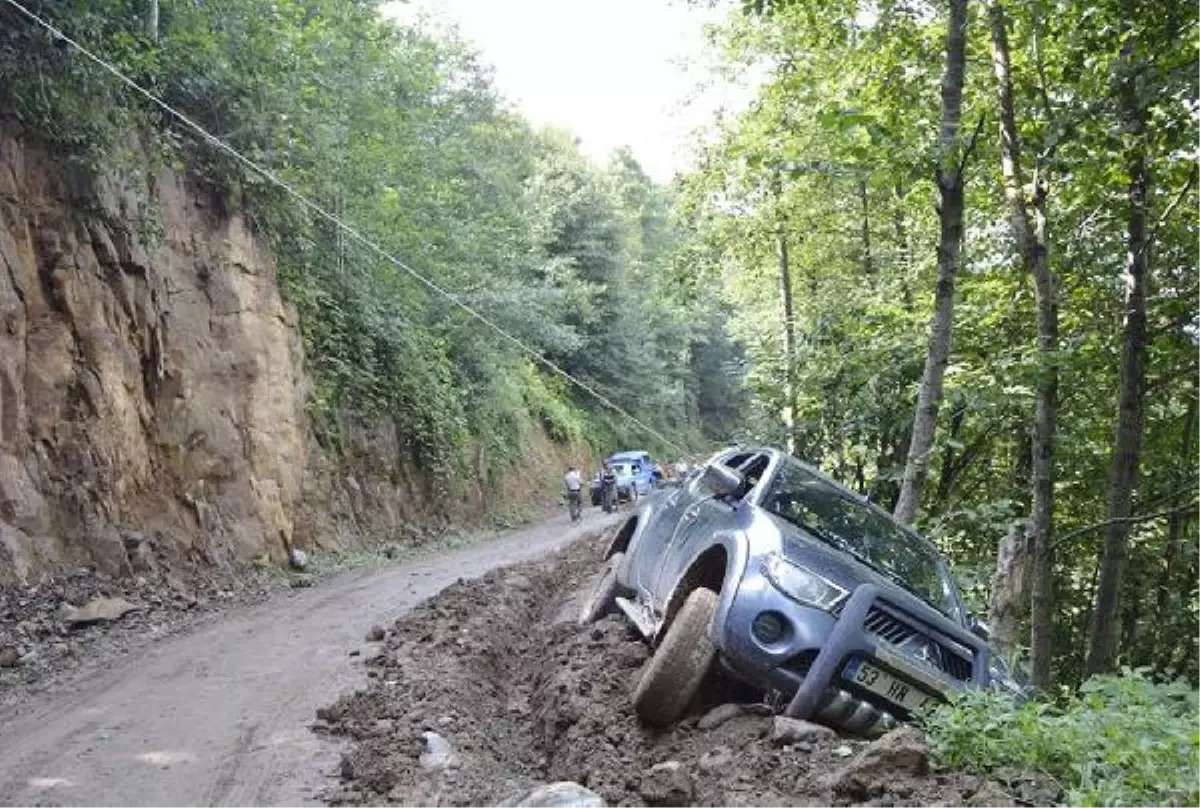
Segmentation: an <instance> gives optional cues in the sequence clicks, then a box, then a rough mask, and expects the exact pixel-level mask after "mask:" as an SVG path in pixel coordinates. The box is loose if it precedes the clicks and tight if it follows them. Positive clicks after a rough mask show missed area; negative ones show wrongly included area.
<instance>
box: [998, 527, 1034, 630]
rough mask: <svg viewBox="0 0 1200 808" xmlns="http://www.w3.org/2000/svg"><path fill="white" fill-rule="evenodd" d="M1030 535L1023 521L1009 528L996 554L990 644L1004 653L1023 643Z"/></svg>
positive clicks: (1027, 594) (1027, 609)
mask: <svg viewBox="0 0 1200 808" xmlns="http://www.w3.org/2000/svg"><path fill="white" fill-rule="evenodd" d="M1029 544H1030V541H1029V534H1028V533H1027V532H1026V524H1025V522H1024V521H1020V522H1014V523H1013V524H1012V525H1010V526H1009V530H1008V534H1007V535H1005V537H1004V538H1003V539H1001V540H1000V548H999V551H998V552H997V553H996V572H995V574H994V575H993V576H992V586H991V594H990V596H989V598H988V628H990V629H991V632H992V636H991V642H992V645H994V646H995V647H996V648H997V649H999V650H1000V651H1002V652H1006V653H1007V652H1010V651H1013V650H1015V649H1016V648H1019V647H1020V646H1021V645H1022V644H1023V643H1022V642H1021V640H1022V636H1021V635H1022V633H1023V631H1022V630H1023V628H1024V625H1025V620H1026V618H1027V616H1028V614H1029V578H1030V575H1029V573H1030V569H1031V565H1030V553H1029Z"/></svg>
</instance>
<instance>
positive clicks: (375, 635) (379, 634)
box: [367, 626, 387, 642]
mask: <svg viewBox="0 0 1200 808" xmlns="http://www.w3.org/2000/svg"><path fill="white" fill-rule="evenodd" d="M386 636H387V632H386V631H384V630H383V626H371V630H370V631H368V632H367V642H381V641H382V640H383V638H384V637H386Z"/></svg>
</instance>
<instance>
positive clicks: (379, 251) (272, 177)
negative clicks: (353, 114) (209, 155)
mask: <svg viewBox="0 0 1200 808" xmlns="http://www.w3.org/2000/svg"><path fill="white" fill-rule="evenodd" d="M4 2H6V3H8V5H10V6H12V7H13V8H14V9H16V10H17V11H18V12H20V13H21V14H23V15H24V16H25V17H27V18H28V19H30V20H32V21H33V22H35V23H37V24H38V25H40V26H41V27H43V28H45V29H46V30H47V31H49V32H50V33H51V34H52V35H53V36H55V37H57V38H58V39H60V40H62V41H63V42H66V43H67V44H68V45H70V46H71V47H72V48H74V49H75V50H77V51H79V52H80V53H82V54H83V55H84V56H86V57H87V58H88V59H90V60H91V61H93V62H95V63H96V64H97V65H99V66H100V67H101V68H103V69H104V70H105V71H107V72H108V73H110V74H112V76H113V77H115V78H116V79H117V80H118V81H120V82H121V83H122V84H124V85H125V86H126V87H128V88H129V89H131V90H133V91H134V92H136V93H137V94H138V95H140V96H142V97H143V98H145V99H146V100H147V101H149V102H150V103H152V104H154V105H155V106H157V107H159V108H160V109H162V110H163V111H164V112H166V113H167V114H169V115H171V116H172V117H174V118H175V119H177V120H179V121H180V122H182V123H183V124H184V125H185V126H187V127H188V128H189V129H192V130H193V131H194V132H196V133H197V134H198V135H200V137H201V138H202V139H203V140H204V141H205V142H206V143H208V144H209V145H210V146H212V147H214V148H216V149H217V150H219V151H222V152H224V153H225V154H227V155H229V156H230V157H232V158H233V159H234V160H236V161H237V162H238V163H240V164H241V165H242V166H244V167H245V168H248V169H250V170H251V171H253V172H254V173H256V174H258V175H259V176H261V177H263V178H265V179H266V180H267V181H269V182H271V183H273V184H274V185H276V186H278V187H279V188H281V189H283V191H284V192H286V193H287V194H288V195H289V196H291V197H292V198H293V199H295V200H296V201H297V202H299V203H300V204H301V205H303V206H304V207H306V208H308V209H309V210H310V211H312V212H313V213H315V214H317V215H318V216H320V217H321V218H323V219H325V220H326V221H328V222H330V223H331V224H333V225H335V226H336V227H338V228H339V229H340V230H341V231H343V232H345V233H346V234H347V235H349V236H350V237H351V238H352V239H354V240H355V241H357V242H359V243H360V244H362V245H363V246H365V247H366V248H367V249H369V250H370V251H371V252H373V253H375V254H376V255H378V256H379V257H380V258H383V259H384V260H386V261H388V262H389V263H391V264H392V265H394V266H396V267H397V268H399V269H401V270H403V271H404V272H406V273H407V274H409V275H410V276H412V277H413V278H415V279H416V280H417V281H419V282H420V283H421V284H422V285H424V286H425V287H426V288H428V289H430V290H432V291H434V292H436V293H437V294H439V295H441V296H442V297H444V298H446V300H448V301H450V302H451V303H453V304H454V305H455V306H457V307H458V308H460V309H462V310H463V311H464V312H466V313H467V314H468V315H470V316H471V317H473V318H474V319H476V320H478V321H479V322H481V323H483V324H484V325H485V326H487V327H488V328H489V329H491V330H492V331H494V332H496V333H497V334H498V335H500V336H501V337H502V338H503V339H504V340H505V341H507V342H510V343H512V344H513V345H514V346H516V348H517V349H518V350H520V352H521V353H523V354H525V355H526V356H528V357H530V358H531V359H533V360H535V361H536V362H538V363H539V364H541V365H544V366H545V367H547V368H549V369H550V370H552V371H553V372H554V373H556V374H558V375H559V376H562V377H563V378H564V379H566V380H567V381H568V382H570V383H571V384H573V385H575V386H576V387H578V388H579V389H580V390H583V391H584V392H585V393H588V394H589V395H591V396H592V397H594V398H595V399H596V400H597V401H599V402H600V403H601V404H603V405H604V406H606V407H608V408H609V409H611V410H613V411H614V412H616V413H617V414H618V415H620V416H622V417H623V418H626V419H628V420H629V422H630V423H632V424H634V425H635V426H637V427H639V428H640V429H642V431H644V432H645V433H646V434H648V435H651V436H652V437H654V438H657V439H658V440H659V441H661V442H662V443H663V444H664V445H666V446H668V447H670V448H672V449H675V450H677V451H683V452H686V449H685V448H684V447H683V446H681V445H679V444H678V443H676V442H675V441H673V440H671V439H670V438H668V437H666V436H665V435H663V434H662V433H661V432H659V431H658V430H656V429H654V428H653V427H651V426H650V425H649V424H646V423H645V422H644V421H642V420H641V419H639V418H636V417H635V416H633V415H632V414H630V413H629V412H627V411H626V410H625V409H624V408H623V407H621V406H620V405H619V404H617V403H616V402H614V401H613V400H612V399H610V398H609V397H608V396H606V395H604V394H603V393H601V392H600V391H599V390H597V389H596V388H595V387H593V386H592V385H591V384H588V383H587V382H585V381H583V380H582V379H579V378H577V377H575V376H573V375H571V374H570V373H568V372H567V371H566V370H564V369H563V368H561V367H560V366H559V365H558V364H556V363H555V362H553V361H551V360H550V359H547V358H546V357H545V356H543V355H542V354H541V353H539V352H538V351H537V350H536V349H534V348H532V347H530V346H529V345H527V344H525V343H524V342H522V341H521V340H520V339H519V338H518V337H515V336H513V335H512V334H510V333H509V332H508V331H506V330H504V329H503V328H501V327H500V326H499V325H497V324H496V323H495V322H494V321H493V320H491V319H489V318H488V317H486V316H485V315H483V314H481V313H479V312H478V311H476V310H475V309H473V308H471V307H470V306H469V305H467V304H466V303H464V302H462V300H460V299H459V298H458V296H457V295H454V294H453V293H451V292H449V291H448V290H446V289H444V288H443V287H442V286H440V285H439V284H438V283H437V282H435V281H433V280H431V279H430V278H429V277H427V276H426V275H423V274H422V273H420V272H418V271H417V270H415V269H413V268H412V267H410V266H409V265H408V264H406V263H404V262H403V261H401V260H400V259H399V258H397V257H396V256H395V255H393V254H392V253H390V252H388V251H387V250H385V249H384V248H383V247H381V246H379V244H378V243H376V242H375V241H374V240H373V239H371V238H370V237H368V236H367V235H365V234H363V233H362V232H360V231H359V230H358V229H357V228H355V227H353V226H352V225H350V224H347V223H346V222H345V221H344V220H343V219H342V218H341V217H339V216H337V215H335V214H334V213H331V212H330V211H329V210H327V209H326V208H324V207H323V206H321V205H319V204H317V203H316V202H313V201H312V200H311V199H309V198H308V197H306V196H305V195H304V194H302V193H300V191H298V190H296V188H295V187H294V186H292V185H291V184H290V183H288V182H287V181H286V180H284V179H281V178H280V177H279V176H278V175H277V174H275V172H273V171H271V170H270V169H269V168H265V167H263V166H261V165H259V164H258V163H256V162H254V161H253V160H251V159H250V158H249V157H246V156H245V155H244V154H242V153H241V152H239V151H238V150H237V149H235V148H234V147H233V146H230V145H229V144H228V143H226V142H225V141H223V140H221V139H220V138H219V137H217V136H216V135H213V134H212V133H210V132H209V131H208V130H207V129H205V128H204V127H203V126H201V125H200V124H198V123H196V122H195V121H193V120H192V119H191V118H189V117H188V116H187V115H184V114H183V113H182V112H180V111H179V110H177V109H175V108H174V107H172V106H171V105H170V104H168V103H167V102H166V101H163V100H162V99H161V98H159V97H158V96H156V95H155V94H154V93H152V92H150V91H149V90H147V89H145V88H144V87H142V86H141V85H140V84H138V83H137V82H135V81H134V80H133V79H131V78H130V77H129V76H127V75H125V73H123V72H122V71H121V69H120V68H118V67H116V66H115V65H113V64H112V63H111V62H109V61H107V60H105V59H104V58H103V57H101V56H98V55H97V54H95V53H93V52H92V51H91V50H89V49H88V48H86V47H84V46H83V45H81V44H79V43H78V42H76V41H75V40H74V39H72V38H71V37H69V36H67V35H66V33H64V32H63V31H62V30H61V29H60V28H58V27H56V26H55V25H53V24H52V23H50V22H49V21H47V20H45V19H43V18H42V17H40V16H39V15H37V14H36V13H34V12H33V11H30V10H29V9H28V8H26V7H25V6H23V5H21V3H19V2H17V0H4Z"/></svg>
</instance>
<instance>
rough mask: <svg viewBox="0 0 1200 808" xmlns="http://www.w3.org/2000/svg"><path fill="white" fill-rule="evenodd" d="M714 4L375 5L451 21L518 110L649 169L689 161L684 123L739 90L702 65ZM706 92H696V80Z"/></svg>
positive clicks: (707, 59) (500, 1)
mask: <svg viewBox="0 0 1200 808" xmlns="http://www.w3.org/2000/svg"><path fill="white" fill-rule="evenodd" d="M728 8H729V6H728V4H726V5H723V6H721V7H719V8H716V9H708V8H701V7H697V6H689V5H688V3H687V2H686V0H409V2H405V3H398V2H397V3H389V4H387V6H385V13H387V14H389V16H394V17H396V18H398V19H401V20H411V19H414V18H416V17H418V16H421V15H431V16H432V17H434V18H435V19H436V20H438V21H439V22H441V23H449V24H452V25H454V26H456V27H457V29H458V31H459V34H460V35H461V36H462V37H463V38H464V39H466V40H468V41H470V42H472V43H473V44H474V45H475V46H476V47H477V48H478V49H479V51H480V53H481V54H482V59H483V61H484V62H485V63H487V64H489V65H491V66H492V67H493V69H494V70H495V83H496V86H497V88H498V89H499V91H500V93H501V94H502V95H503V96H505V97H506V98H508V99H509V100H510V101H511V102H513V104H514V105H515V106H516V108H517V109H518V110H520V111H521V112H522V113H523V114H524V115H525V117H526V118H528V119H529V120H530V121H531V122H532V123H534V124H535V125H539V126H546V125H553V126H558V127H563V128H566V129H569V130H571V131H572V132H574V133H575V134H576V135H577V136H578V137H579V138H580V140H581V144H580V145H581V146H582V148H583V150H584V151H585V152H586V153H588V154H589V155H591V156H592V157H594V158H596V159H597V160H601V161H603V160H605V159H606V158H607V156H608V155H609V154H610V153H611V152H612V151H613V149H615V148H617V147H619V146H629V147H630V148H631V149H632V150H633V153H634V156H635V157H637V159H638V162H640V163H641V164H642V167H643V168H644V169H645V170H646V173H648V174H649V175H650V176H651V177H652V178H654V179H655V180H657V181H659V182H666V181H668V180H669V179H670V178H671V177H672V175H673V174H674V173H675V172H676V171H680V170H683V169H685V168H686V167H687V166H688V165H689V163H690V155H691V153H692V151H691V149H689V148H688V144H689V143H690V142H691V141H692V138H691V137H690V135H691V133H692V132H693V131H694V130H695V129H697V128H698V127H701V126H704V125H706V124H708V123H709V122H711V120H712V118H713V115H714V113H715V111H716V110H717V109H718V108H719V107H721V106H731V107H739V106H741V105H742V104H744V103H745V100H746V98H747V91H746V90H745V89H743V88H739V87H735V86H733V85H729V84H728V83H726V82H718V83H717V84H716V86H713V81H714V77H713V74H712V73H711V71H709V70H707V69H706V68H705V64H709V63H711V62H712V60H713V56H712V54H711V53H709V52H708V51H707V48H706V47H705V45H704V38H703V28H704V25H705V24H706V23H710V22H716V21H719V20H720V19H722V18H723V16H724V14H725V13H727V12H726V10H727V9H728ZM702 82H703V83H705V85H706V89H705V90H704V92H698V88H699V87H700V85H701V83H702Z"/></svg>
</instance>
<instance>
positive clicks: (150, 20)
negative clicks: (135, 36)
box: [146, 0, 158, 42]
mask: <svg viewBox="0 0 1200 808" xmlns="http://www.w3.org/2000/svg"><path fill="white" fill-rule="evenodd" d="M146 36H148V37H150V41H151V42H158V0H150V7H149V9H147V11H146Z"/></svg>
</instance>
